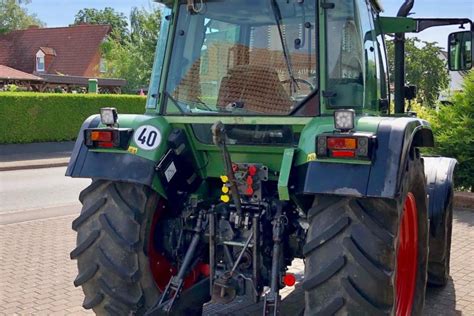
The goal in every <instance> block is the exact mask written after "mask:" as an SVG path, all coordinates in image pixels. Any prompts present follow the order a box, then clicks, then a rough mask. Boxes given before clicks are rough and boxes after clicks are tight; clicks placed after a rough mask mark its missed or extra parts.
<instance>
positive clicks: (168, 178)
mask: <svg viewBox="0 0 474 316" xmlns="http://www.w3.org/2000/svg"><path fill="white" fill-rule="evenodd" d="M175 174H176V166H175V165H174V162H171V164H170V165H169V166H168V169H166V171H165V176H166V181H168V182H170V181H171V179H173V177H174V175H175Z"/></svg>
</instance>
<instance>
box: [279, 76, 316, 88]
mask: <svg viewBox="0 0 474 316" xmlns="http://www.w3.org/2000/svg"><path fill="white" fill-rule="evenodd" d="M295 81H296V82H297V83H302V84H305V85H307V86H309V87H310V88H311V90H314V88H315V87H314V85H313V84H312V83H311V82H309V81H308V80H306V79H302V78H295ZM280 82H281V83H282V84H290V83H291V82H292V80H291V79H286V80H282V81H280Z"/></svg>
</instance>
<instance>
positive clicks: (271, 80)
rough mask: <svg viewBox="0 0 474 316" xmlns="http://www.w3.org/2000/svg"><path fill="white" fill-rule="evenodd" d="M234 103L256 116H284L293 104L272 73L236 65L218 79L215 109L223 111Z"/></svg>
mask: <svg viewBox="0 0 474 316" xmlns="http://www.w3.org/2000/svg"><path fill="white" fill-rule="evenodd" d="M234 102H239V103H241V104H242V107H243V109H244V110H248V111H251V112H256V113H267V114H286V113H288V112H290V111H291V107H292V106H293V102H292V101H291V99H290V97H289V95H288V93H287V92H286V90H285V88H284V86H283V84H282V83H281V82H280V78H279V77H278V73H277V72H276V70H274V69H272V68H270V67H265V66H256V65H239V66H236V67H234V68H232V69H230V70H229V72H228V75H227V76H226V77H224V78H222V82H221V86H220V89H219V97H218V99H217V107H219V108H221V109H226V107H227V106H228V105H229V104H231V103H234Z"/></svg>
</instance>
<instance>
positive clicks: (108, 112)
mask: <svg viewBox="0 0 474 316" xmlns="http://www.w3.org/2000/svg"><path fill="white" fill-rule="evenodd" d="M117 118H118V114H117V109H116V108H102V109H100V120H101V122H102V124H104V125H107V126H114V125H115V124H116V123H117Z"/></svg>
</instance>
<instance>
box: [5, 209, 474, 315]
mask: <svg viewBox="0 0 474 316" xmlns="http://www.w3.org/2000/svg"><path fill="white" fill-rule="evenodd" d="M73 219H74V216H65V217H59V218H51V219H44V220H36V221H31V222H23V223H18V224H10V225H3V226H0V240H1V242H0V315H15V314H19V315H31V314H34V315H91V314H92V312H91V311H86V310H84V309H83V308H82V307H81V305H82V301H83V299H84V296H83V293H82V290H81V289H80V288H75V287H74V285H73V284H72V281H73V280H74V278H75V277H76V273H77V271H76V269H77V268H76V262H75V261H71V260H70V259H69V252H70V251H71V250H72V249H73V248H74V246H75V241H76V240H75V239H76V236H75V233H74V232H73V231H72V229H71V222H72V220H73ZM473 226H474V212H472V211H456V212H455V214H454V228H453V240H452V243H453V244H452V261H451V278H450V280H449V282H448V285H447V286H446V287H445V288H443V289H439V288H433V289H428V291H427V297H426V307H425V312H424V315H425V316H438V315H461V314H462V315H474V295H473V293H474V228H473ZM5 241H6V242H5ZM303 270H304V264H303V261H302V260H295V262H294V264H293V266H292V267H291V268H290V270H289V272H291V273H294V274H295V275H296V277H297V280H298V281H301V280H302V278H303ZM282 294H283V295H284V296H287V297H288V304H287V305H288V306H286V310H287V311H288V313H289V314H290V315H294V316H296V315H297V313H298V310H299V309H301V306H302V304H303V301H302V300H303V297H304V295H303V293H302V290H301V286H299V284H297V286H296V289H290V288H289V289H284V290H283V291H282ZM206 310H207V311H208V313H206V315H260V314H261V309H260V307H259V306H257V305H255V304H251V303H249V302H246V301H244V300H241V299H237V300H236V301H235V302H233V303H232V304H229V305H225V306H216V305H211V306H209V307H207V308H206Z"/></svg>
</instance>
